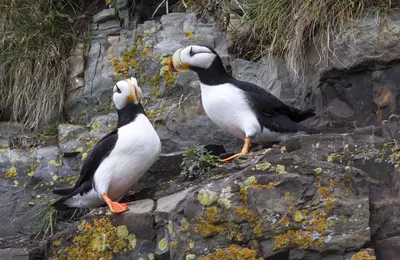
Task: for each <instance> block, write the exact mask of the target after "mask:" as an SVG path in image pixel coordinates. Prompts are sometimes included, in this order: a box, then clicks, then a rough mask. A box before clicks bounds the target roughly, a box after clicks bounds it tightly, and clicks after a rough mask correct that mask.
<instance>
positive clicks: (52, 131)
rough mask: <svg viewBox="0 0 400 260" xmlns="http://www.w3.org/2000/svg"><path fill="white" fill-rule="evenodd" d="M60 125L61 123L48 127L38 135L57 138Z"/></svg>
mask: <svg viewBox="0 0 400 260" xmlns="http://www.w3.org/2000/svg"><path fill="white" fill-rule="evenodd" d="M59 124H60V123H58V122H57V123H54V124H51V125H48V126H47V127H45V128H43V129H41V130H39V131H38V132H37V134H38V135H39V136H57V135H58V125H59Z"/></svg>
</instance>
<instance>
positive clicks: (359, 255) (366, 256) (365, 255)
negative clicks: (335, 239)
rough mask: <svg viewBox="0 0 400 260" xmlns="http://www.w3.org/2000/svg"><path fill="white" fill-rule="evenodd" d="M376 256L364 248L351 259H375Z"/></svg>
mask: <svg viewBox="0 0 400 260" xmlns="http://www.w3.org/2000/svg"><path fill="white" fill-rule="evenodd" d="M375 259H376V256H374V255H370V254H369V252H368V251H366V250H363V251H360V252H358V253H357V254H355V255H353V256H352V257H351V260H375Z"/></svg>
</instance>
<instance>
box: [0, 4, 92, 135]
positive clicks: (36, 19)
mask: <svg viewBox="0 0 400 260" xmlns="http://www.w3.org/2000/svg"><path fill="white" fill-rule="evenodd" d="M76 2H78V1H76ZM78 9H79V6H77V4H75V1H74V0H57V1H52V0H30V1H26V0H5V1H2V2H1V4H0V21H1V25H2V26H1V27H0V116H2V117H3V119H9V120H13V121H20V122H24V123H26V125H27V126H28V127H30V128H33V129H37V127H38V126H39V123H40V122H43V119H46V120H50V121H52V120H60V118H54V116H57V115H61V114H62V112H63V109H64V105H65V100H66V89H67V86H68V85H69V81H68V67H67V59H68V55H69V53H70V51H71V49H72V48H73V47H74V46H75V43H76V42H77V41H78V40H80V38H81V36H82V35H83V34H82V31H87V27H86V28H85V26H84V25H85V22H82V21H85V20H88V19H87V18H85V17H84V16H78V13H77V10H78ZM86 25H87V22H86ZM2 113H3V115H2ZM4 117H6V118H4ZM7 117H8V118H7ZM52 117H53V118H52Z"/></svg>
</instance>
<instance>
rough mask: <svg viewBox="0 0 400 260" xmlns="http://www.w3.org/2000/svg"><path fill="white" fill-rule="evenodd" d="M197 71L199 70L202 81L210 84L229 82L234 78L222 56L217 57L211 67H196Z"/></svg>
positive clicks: (198, 73)
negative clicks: (227, 70)
mask: <svg viewBox="0 0 400 260" xmlns="http://www.w3.org/2000/svg"><path fill="white" fill-rule="evenodd" d="M195 72H197V75H198V76H199V80H200V82H201V83H203V84H207V85H210V86H215V85H220V84H224V83H229V82H230V80H231V79H232V77H231V76H229V74H228V72H226V70H225V67H224V64H223V63H222V60H221V58H220V57H217V58H216V59H215V60H214V61H213V63H212V64H211V66H210V67H209V68H207V69H196V70H195Z"/></svg>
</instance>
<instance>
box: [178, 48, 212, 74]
mask: <svg viewBox="0 0 400 260" xmlns="http://www.w3.org/2000/svg"><path fill="white" fill-rule="evenodd" d="M178 51H180V53H179V60H180V62H179V63H181V64H176V63H178V62H176V61H175V60H174V66H175V69H176V70H177V71H184V70H185V69H184V68H187V67H189V66H191V67H196V68H202V69H207V68H209V67H210V66H211V64H212V63H213V61H214V59H215V57H216V56H217V55H216V54H215V53H213V52H212V51H211V50H210V49H209V48H207V47H204V46H198V45H191V46H188V47H186V48H184V49H182V50H178ZM178 51H177V52H178ZM177 52H176V54H177ZM174 55H175V54H174Z"/></svg>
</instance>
